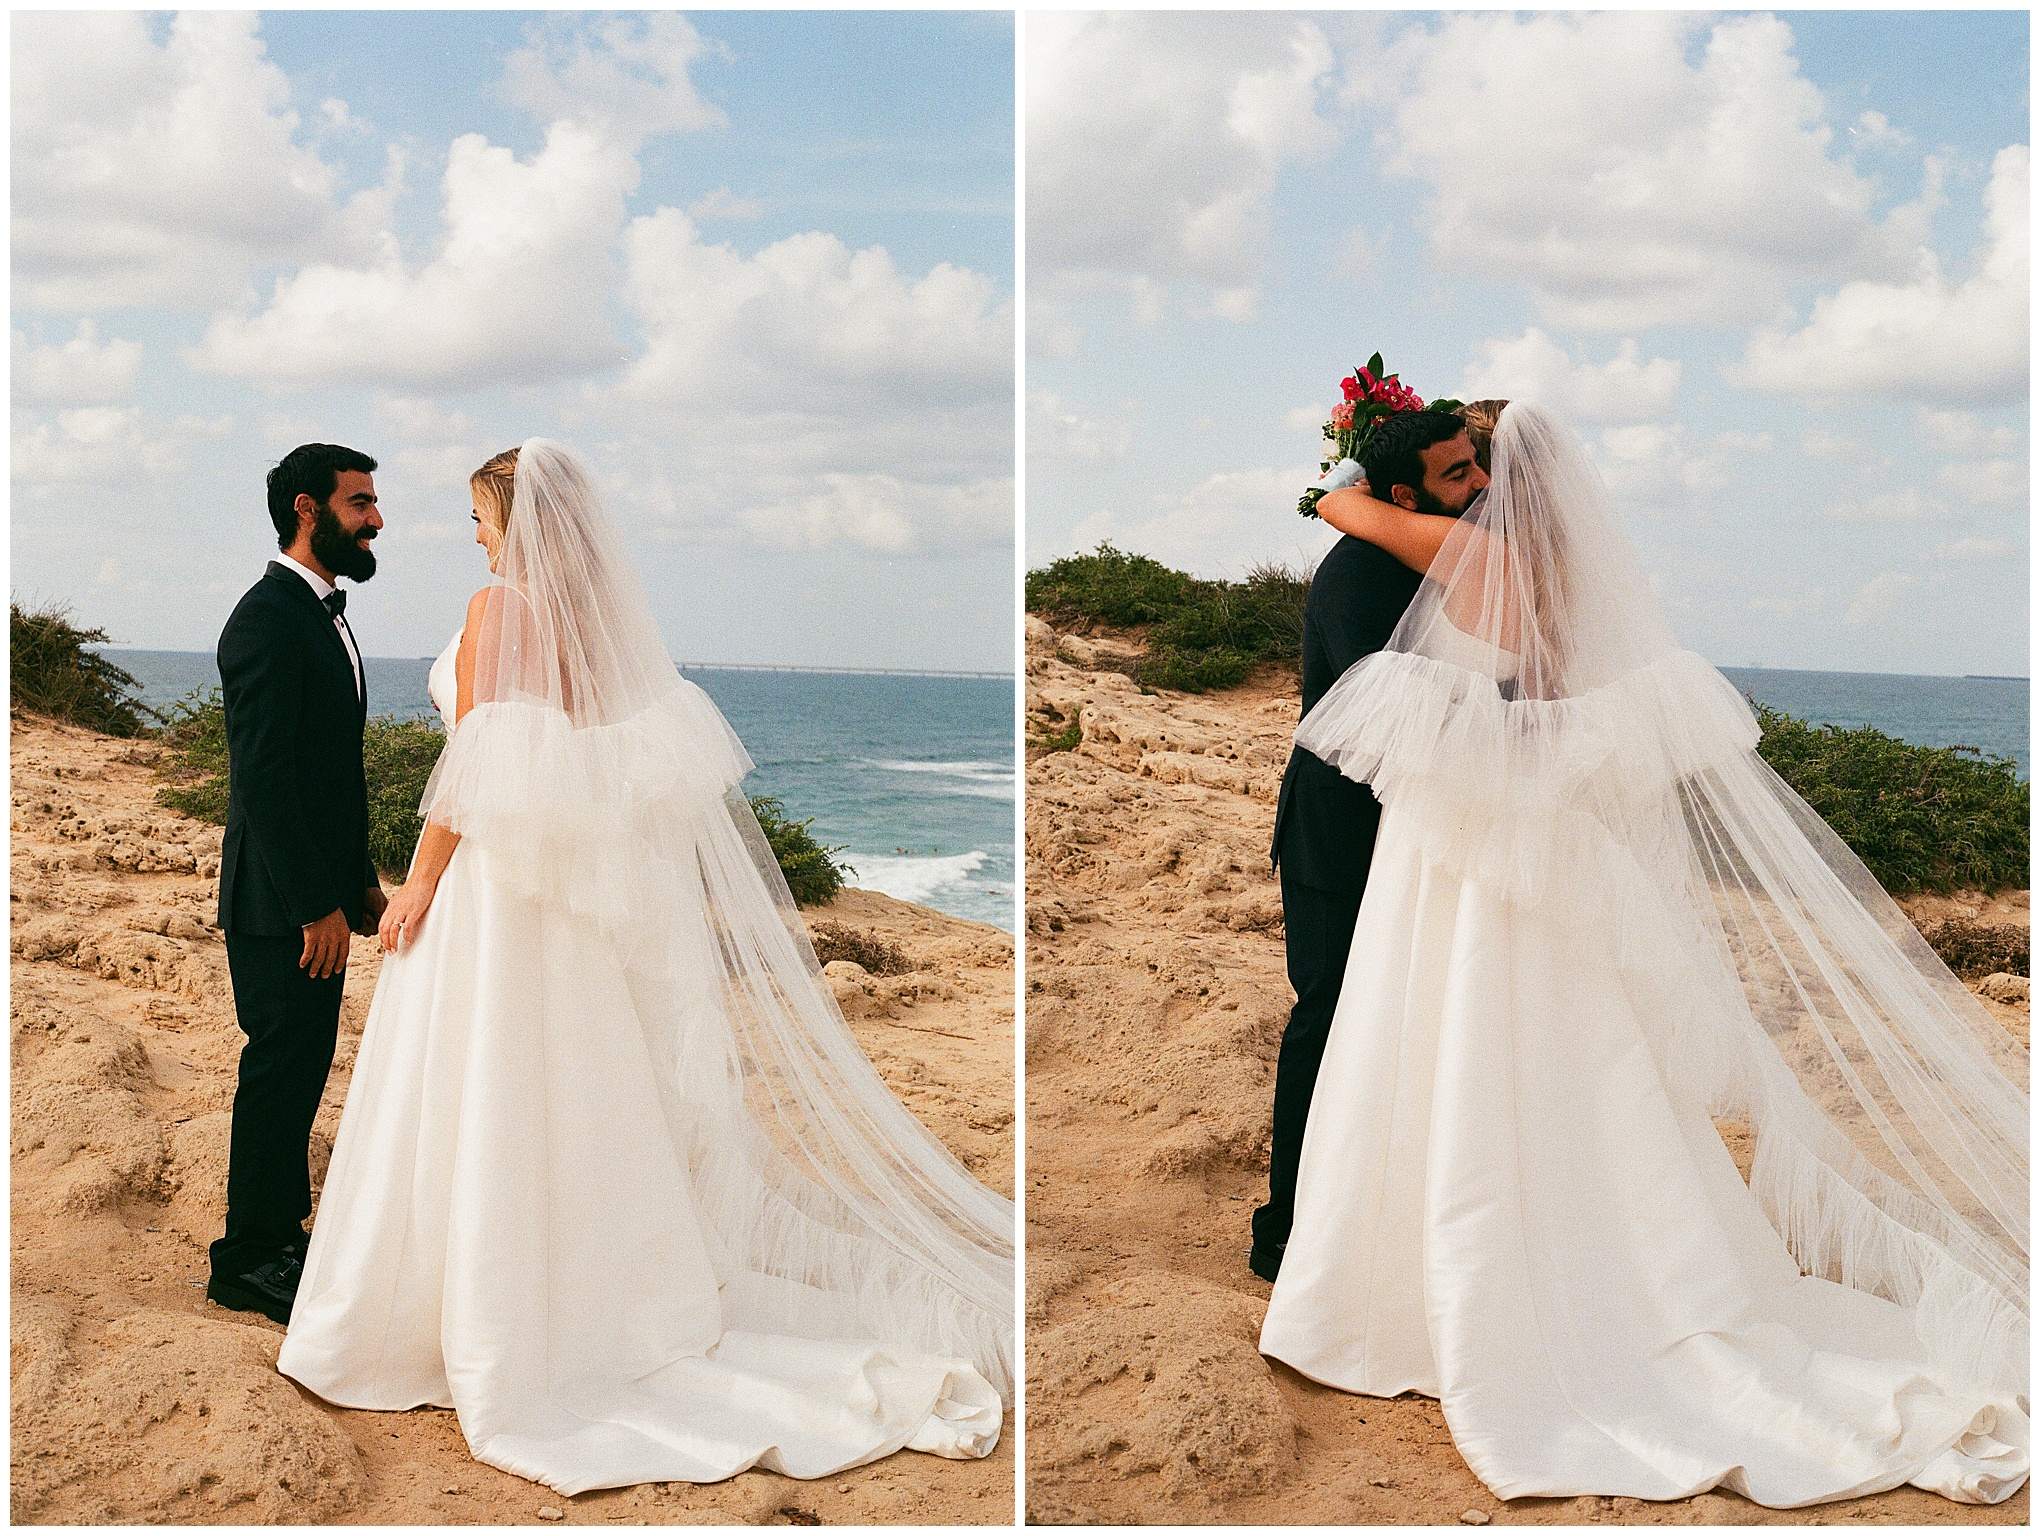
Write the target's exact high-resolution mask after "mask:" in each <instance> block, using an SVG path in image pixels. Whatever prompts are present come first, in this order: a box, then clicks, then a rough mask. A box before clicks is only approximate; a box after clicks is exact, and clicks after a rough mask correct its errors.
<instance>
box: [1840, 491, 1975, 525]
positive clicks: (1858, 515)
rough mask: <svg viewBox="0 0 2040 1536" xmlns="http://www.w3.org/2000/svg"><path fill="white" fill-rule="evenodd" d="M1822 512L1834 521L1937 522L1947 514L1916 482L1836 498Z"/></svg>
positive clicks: (1943, 507)
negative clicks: (1849, 498) (1843, 499)
mask: <svg viewBox="0 0 2040 1536" xmlns="http://www.w3.org/2000/svg"><path fill="white" fill-rule="evenodd" d="M1822 515H1823V516H1824V517H1826V518H1827V520H1828V521H1829V522H1835V523H1937V522H1941V521H1944V520H1945V519H1946V518H1947V517H1948V507H1947V505H1946V504H1945V503H1943V502H1940V501H1937V500H1935V499H1934V498H1933V497H1931V496H1929V495H1928V494H1927V493H1926V492H1925V491H1923V490H1921V489H1920V488H1919V487H1918V486H1916V485H1905V486H1899V487H1897V488H1895V489H1893V490H1889V491H1878V492H1876V493H1874V494H1871V495H1867V496H1864V497H1862V498H1860V499H1858V500H1855V501H1847V502H1838V503H1836V504H1835V505H1834V506H1831V507H1829V508H1828V509H1827V511H1826V512H1825V513H1823V514H1822Z"/></svg>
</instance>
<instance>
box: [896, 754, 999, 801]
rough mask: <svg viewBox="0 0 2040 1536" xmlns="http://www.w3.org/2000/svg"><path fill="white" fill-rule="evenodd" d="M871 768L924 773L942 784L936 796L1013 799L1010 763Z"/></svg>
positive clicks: (938, 764) (967, 762)
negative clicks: (941, 794) (940, 794)
mask: <svg viewBox="0 0 2040 1536" xmlns="http://www.w3.org/2000/svg"><path fill="white" fill-rule="evenodd" d="M871 766H872V767H874V768H882V769H884V770H886V771H887V772H888V773H925V774H931V775H933V776H935V777H936V778H937V779H939V780H943V781H945V782H942V783H938V784H937V785H936V786H935V788H936V790H937V792H938V793H943V794H951V795H973V796H976V797H978V798H981V799H986V800H1010V799H1012V798H1013V785H1014V781H1015V775H1014V773H1013V765H1012V764H1011V763H994V762H975V761H966V762H954V763H907V762H873V763H872V765H871Z"/></svg>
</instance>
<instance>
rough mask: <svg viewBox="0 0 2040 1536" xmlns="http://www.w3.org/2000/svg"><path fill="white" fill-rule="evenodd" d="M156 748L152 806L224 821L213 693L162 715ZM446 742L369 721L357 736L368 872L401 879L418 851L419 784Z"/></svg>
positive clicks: (194, 695) (222, 741) (430, 731)
mask: <svg viewBox="0 0 2040 1536" xmlns="http://www.w3.org/2000/svg"><path fill="white" fill-rule="evenodd" d="M163 744H164V746H166V747H167V748H169V751H168V752H166V753H165V754H164V757H163V760H162V761H161V762H160V763H159V764H157V767H156V776H157V777H158V778H160V779H168V780H169V781H170V782H169V783H168V784H166V785H164V787H163V788H161V789H159V790H157V791H156V802H157V804H159V805H164V806H168V807H169V808H170V809H171V810H174V811H182V812H183V813H184V814H185V815H187V816H192V817H196V818H197V819H198V820H200V821H209V822H212V823H214V824H215V825H217V826H225V825H226V821H227V712H226V706H225V705H224V703H222V702H221V699H220V690H219V689H218V688H216V687H213V688H194V689H193V690H192V691H191V692H190V693H188V694H186V695H185V696H184V697H183V698H181V699H179V700H178V701H177V702H176V703H175V704H172V705H171V706H170V708H169V709H168V710H167V711H166V712H165V713H164V716H163ZM445 745H446V737H445V736H444V735H443V734H442V733H441V732H440V731H439V730H438V729H437V728H436V727H435V726H433V725H432V724H431V723H430V722H429V721H425V720H400V719H398V718H397V717H396V716H394V715H377V716H374V717H373V718H371V719H370V720H369V722H368V724H367V726H366V728H365V729H364V730H363V731H362V734H361V761H362V767H363V769H364V770H365V772H366V776H367V779H368V853H369V857H370V859H372V860H373V861H374V863H375V867H376V868H377V869H378V870H380V871H381V872H382V873H383V874H384V875H385V876H386V877H388V878H390V879H392V880H401V879H403V878H404V875H405V873H406V872H407V871H408V870H409V869H410V867H411V855H412V854H414V853H416V852H417V850H418V835H419V834H420V833H421V832H423V831H424V829H425V823H424V821H423V820H422V819H421V818H420V817H419V815H418V801H419V800H420V799H421V798H422V797H423V796H424V793H425V781H426V780H427V779H429V778H430V777H431V776H432V768H433V765H434V764H435V763H437V762H438V761H439V753H440V751H441V749H442V748H444V747H445Z"/></svg>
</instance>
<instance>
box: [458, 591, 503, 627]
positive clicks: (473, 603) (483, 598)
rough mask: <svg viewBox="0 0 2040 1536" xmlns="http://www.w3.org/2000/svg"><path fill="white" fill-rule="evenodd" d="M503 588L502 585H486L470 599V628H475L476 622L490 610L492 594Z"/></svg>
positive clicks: (468, 607)
mask: <svg viewBox="0 0 2040 1536" xmlns="http://www.w3.org/2000/svg"><path fill="white" fill-rule="evenodd" d="M502 590H503V589H502V588H501V587H498V586H495V585H490V586H486V587H483V588H482V589H481V590H480V591H478V592H476V593H475V595H474V596H473V597H471V598H469V599H468V605H467V622H468V627H469V628H473V627H474V626H475V625H476V624H478V623H480V622H481V618H482V615H483V614H485V613H487V612H488V611H489V603H490V601H491V596H490V595H491V594H492V593H496V592H500V591H502Z"/></svg>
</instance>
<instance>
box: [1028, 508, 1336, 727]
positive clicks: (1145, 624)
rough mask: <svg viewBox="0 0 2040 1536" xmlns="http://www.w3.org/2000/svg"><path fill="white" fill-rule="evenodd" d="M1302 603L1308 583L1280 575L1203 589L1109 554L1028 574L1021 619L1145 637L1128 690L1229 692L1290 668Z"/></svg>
mask: <svg viewBox="0 0 2040 1536" xmlns="http://www.w3.org/2000/svg"><path fill="white" fill-rule="evenodd" d="M1309 594H1310V578H1309V577H1308V576H1305V575H1302V574H1300V573H1298V572H1296V571H1292V570H1289V569H1288V568H1287V567H1285V566H1281V565H1273V564H1270V565H1260V566H1256V567H1255V568H1254V569H1253V570H1251V571H1249V572H1248V573H1247V575H1246V578H1245V579H1244V580H1242V581H1206V580H1204V579H1202V578H1200V577H1196V576H1188V575H1185V574H1184V573H1183V572H1181V571H1175V570H1171V569H1169V567H1167V566H1165V565H1163V564H1162V563H1161V562H1160V561H1159V560H1155V559H1152V558H1150V557H1149V556H1147V555H1131V554H1127V553H1126V552H1125V551H1123V550H1118V549H1114V548H1113V547H1112V546H1111V545H1110V544H1100V545H1099V546H1098V548H1097V549H1096V550H1095V551H1094V552H1092V553H1091V554H1088V555H1067V556H1065V557H1064V558H1062V559H1060V560H1057V561H1055V562H1054V563H1053V564H1051V565H1047V566H1044V567H1042V568H1041V569H1040V570H1035V571H1029V572H1028V573H1027V610H1028V612H1030V613H1035V614H1039V615H1040V616H1041V617H1042V618H1043V619H1045V620H1047V621H1048V622H1049V623H1051V624H1059V625H1062V626H1064V627H1068V626H1070V625H1073V624H1077V623H1097V624H1108V625H1111V626H1112V627H1113V628H1115V629H1140V628H1145V629H1146V630H1147V647H1148V653H1147V655H1146V656H1144V657H1143V658H1141V660H1140V662H1139V664H1138V665H1137V666H1136V667H1135V669H1134V674H1133V675H1134V678H1135V680H1136V681H1137V682H1139V683H1140V684H1142V686H1144V687H1149V688H1175V689H1180V690H1181V691H1182V692H1184V693H1208V692H1211V691H1213V690H1215V689H1222V688H1234V687H1237V686H1239V684H1241V683H1243V682H1245V681H1246V679H1247V677H1248V676H1249V675H1250V674H1251V673H1252V672H1253V670H1254V668H1255V667H1257V666H1259V665H1260V664H1261V663H1262V662H1265V661H1275V662H1291V663H1294V662H1295V661H1297V660H1298V659H1299V658H1300V657H1301V656H1302V654H1303V605H1304V600H1305V598H1307V597H1308V596H1309Z"/></svg>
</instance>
